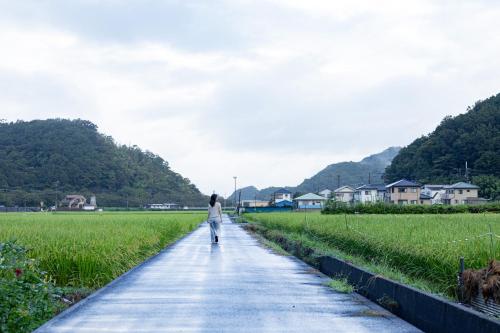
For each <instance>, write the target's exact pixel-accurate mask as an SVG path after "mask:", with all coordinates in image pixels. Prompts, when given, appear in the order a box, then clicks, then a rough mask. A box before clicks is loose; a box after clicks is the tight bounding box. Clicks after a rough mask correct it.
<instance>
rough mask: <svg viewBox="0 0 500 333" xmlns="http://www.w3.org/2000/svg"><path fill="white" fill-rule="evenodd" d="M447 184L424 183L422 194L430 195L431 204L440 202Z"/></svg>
mask: <svg viewBox="0 0 500 333" xmlns="http://www.w3.org/2000/svg"><path fill="white" fill-rule="evenodd" d="M446 187H447V185H437V184H426V185H424V186H422V192H421V193H422V194H425V195H427V196H429V197H430V200H431V204H433V205H436V204H442V203H444V202H443V199H444V196H445V194H446Z"/></svg>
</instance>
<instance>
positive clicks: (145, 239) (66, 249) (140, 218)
mask: <svg viewBox="0 0 500 333" xmlns="http://www.w3.org/2000/svg"><path fill="white" fill-rule="evenodd" d="M205 218H206V214H205V213H204V212H203V213H187V212H182V213H165V212H117V213H114V212H113V213H59V212H58V213H7V214H0V242H5V241H9V240H14V239H15V240H16V242H17V243H18V244H20V245H23V246H25V247H27V248H29V249H30V251H29V255H30V257H32V258H35V259H38V260H39V261H40V265H41V268H42V269H44V270H46V271H47V272H48V273H49V275H50V276H51V277H52V279H53V280H54V281H55V283H56V284H57V285H58V286H73V287H87V288H91V289H95V288H98V287H101V286H103V285H104V284H106V283H108V282H110V281H111V280H113V279H115V278H116V277H118V276H119V275H121V274H123V273H124V272H126V271H127V270H129V269H130V268H132V267H134V266H136V265H137V264H139V263H141V262H142V261H144V260H145V259H147V258H148V257H150V256H152V255H154V254H156V253H158V252H159V251H160V250H161V249H163V248H164V247H165V246H166V245H168V244H170V243H172V242H173V241H175V240H176V239H178V238H180V237H181V236H183V235H185V234H186V233H188V232H190V231H192V230H193V229H194V228H196V227H197V226H198V225H199V224H200V223H201V222H202V221H203V220H204V219H205Z"/></svg>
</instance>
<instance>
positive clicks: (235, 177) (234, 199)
mask: <svg viewBox="0 0 500 333" xmlns="http://www.w3.org/2000/svg"><path fill="white" fill-rule="evenodd" d="M233 178H234V198H233V201H234V207H236V179H237V178H238V177H237V176H233Z"/></svg>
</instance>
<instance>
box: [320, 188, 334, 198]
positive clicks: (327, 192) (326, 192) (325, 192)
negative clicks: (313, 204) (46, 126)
mask: <svg viewBox="0 0 500 333" xmlns="http://www.w3.org/2000/svg"><path fill="white" fill-rule="evenodd" d="M318 194H319V195H321V196H322V197H325V198H327V199H330V198H331V197H332V191H331V190H329V189H324V190H323V191H320V192H319V193H318Z"/></svg>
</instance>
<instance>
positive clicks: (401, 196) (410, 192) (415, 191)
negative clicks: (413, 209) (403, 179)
mask: <svg viewBox="0 0 500 333" xmlns="http://www.w3.org/2000/svg"><path fill="white" fill-rule="evenodd" d="M400 189H405V191H406V192H400V191H399V190H400ZM387 190H388V191H387V196H388V198H389V201H390V202H391V203H394V204H420V187H391V188H388V189H387ZM393 190H394V193H393Z"/></svg>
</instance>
